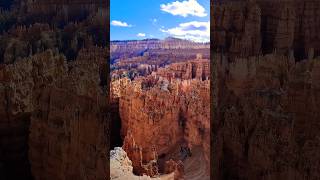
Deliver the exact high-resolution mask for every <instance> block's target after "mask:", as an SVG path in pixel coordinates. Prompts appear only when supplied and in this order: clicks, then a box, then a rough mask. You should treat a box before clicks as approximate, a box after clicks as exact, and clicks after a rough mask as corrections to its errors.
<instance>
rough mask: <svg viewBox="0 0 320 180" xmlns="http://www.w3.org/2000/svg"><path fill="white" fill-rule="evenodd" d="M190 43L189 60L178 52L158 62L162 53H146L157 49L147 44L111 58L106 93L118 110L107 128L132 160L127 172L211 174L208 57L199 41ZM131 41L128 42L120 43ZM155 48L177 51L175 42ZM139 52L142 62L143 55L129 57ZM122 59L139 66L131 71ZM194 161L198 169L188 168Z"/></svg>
mask: <svg viewBox="0 0 320 180" xmlns="http://www.w3.org/2000/svg"><path fill="white" fill-rule="evenodd" d="M171 41H173V40H172V39H171ZM175 41H177V43H172V44H179V42H180V41H182V42H185V40H179V39H175ZM116 43H119V42H116ZM123 43H125V42H123ZM142 43H144V42H142ZM121 44H122V43H121ZM189 44H194V45H195V47H194V49H188V51H189V54H190V59H189V60H183V59H180V57H179V55H177V57H175V58H173V57H172V58H169V60H168V61H167V62H166V63H165V64H161V63H162V62H161V59H155V58H153V57H151V58H149V57H150V54H148V55H145V54H146V53H149V51H152V52H153V53H154V52H156V51H154V49H151V50H149V49H148V48H147V50H144V54H142V55H140V56H136V57H132V58H128V59H120V60H119V61H118V62H115V63H114V64H113V65H114V66H115V67H117V68H116V69H114V70H113V71H111V85H110V86H111V87H110V90H111V94H110V95H111V97H110V98H111V102H112V104H115V105H113V106H112V107H114V108H116V109H118V110H114V111H112V112H115V113H118V114H119V115H113V117H116V118H114V119H113V120H112V122H111V124H115V125H118V128H113V125H111V131H113V130H115V129H118V134H119V135H118V136H120V138H119V140H120V141H121V140H122V143H118V144H122V148H123V151H125V152H126V154H127V156H128V158H129V159H130V160H131V161H132V172H131V174H132V173H133V174H135V175H140V176H141V175H147V176H149V177H150V178H160V179H166V178H168V176H170V175H171V176H173V177H172V178H171V179H209V172H210V166H209V164H210V163H209V162H210V144H209V143H210V106H209V104H210V61H209V59H204V58H203V54H201V53H199V51H198V46H197V43H191V42H189ZM153 46H154V45H152V47H153ZM130 47H131V43H129V45H128V47H125V48H123V49H127V48H130ZM161 47H162V46H161ZM190 47H191V48H192V46H190ZM190 47H189V48H190ZM203 51H205V50H203ZM206 51H209V49H206ZM130 52H131V51H130ZM157 52H161V55H166V54H167V55H170V54H173V55H176V54H175V53H176V51H175V49H174V48H173V49H160V50H157ZM178 52H179V51H178ZM141 56H142V57H145V56H147V58H146V59H145V60H144V61H143V66H141V64H140V63H141V61H133V60H132V59H134V58H135V59H137V58H141ZM156 57H158V56H156ZM122 61H128V62H130V65H131V66H130V70H131V71H135V70H137V69H143V70H139V71H135V72H136V74H135V75H134V76H133V75H132V74H130V73H128V71H127V68H128V67H127V66H123V64H121V62H122ZM135 64H136V65H137V66H134V65H135ZM119 121H120V122H121V123H119ZM116 122H118V123H116ZM119 124H121V128H119ZM113 134H116V133H113ZM112 138H114V137H112ZM113 147H115V146H113V145H112V144H111V148H113ZM188 150H189V154H188ZM195 159H197V160H199V159H201V160H202V161H197V160H196V161H195ZM197 166H199V169H196V170H190V169H192V168H194V167H197ZM187 167H189V169H187ZM112 171H115V170H113V169H111V174H112Z"/></svg>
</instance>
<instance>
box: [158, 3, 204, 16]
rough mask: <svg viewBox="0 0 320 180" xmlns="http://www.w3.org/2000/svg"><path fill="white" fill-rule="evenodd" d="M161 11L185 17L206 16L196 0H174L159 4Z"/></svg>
mask: <svg viewBox="0 0 320 180" xmlns="http://www.w3.org/2000/svg"><path fill="white" fill-rule="evenodd" d="M160 8H161V10H162V11H164V12H167V13H170V14H172V15H175V16H176V15H179V16H183V17H187V16H188V15H192V16H198V17H205V16H207V13H206V10H205V9H204V7H203V6H201V5H200V4H199V3H198V2H197V0H186V1H182V2H180V1H175V2H172V3H168V4H161V5H160Z"/></svg>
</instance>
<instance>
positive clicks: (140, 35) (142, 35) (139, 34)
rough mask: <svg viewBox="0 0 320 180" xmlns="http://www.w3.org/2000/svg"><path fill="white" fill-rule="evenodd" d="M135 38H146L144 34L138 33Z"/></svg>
mask: <svg viewBox="0 0 320 180" xmlns="http://www.w3.org/2000/svg"><path fill="white" fill-rule="evenodd" d="M137 36H138V37H146V34H145V33H138V34H137Z"/></svg>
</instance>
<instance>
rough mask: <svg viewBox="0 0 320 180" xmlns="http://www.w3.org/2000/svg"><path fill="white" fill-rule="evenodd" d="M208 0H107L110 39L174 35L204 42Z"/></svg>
mask: <svg viewBox="0 0 320 180" xmlns="http://www.w3.org/2000/svg"><path fill="white" fill-rule="evenodd" d="M209 28H210V0H136V1H134V0H110V37H111V40H133V39H146V38H158V39H163V38H165V37H169V36H172V37H177V38H182V39H189V40H193V41H197V42H208V41H209V39H210V38H209V36H210V30H209Z"/></svg>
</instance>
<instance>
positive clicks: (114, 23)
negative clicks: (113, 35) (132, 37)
mask: <svg viewBox="0 0 320 180" xmlns="http://www.w3.org/2000/svg"><path fill="white" fill-rule="evenodd" d="M111 25H113V26H119V27H132V25H130V24H128V23H126V22H121V21H117V20H113V21H111Z"/></svg>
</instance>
